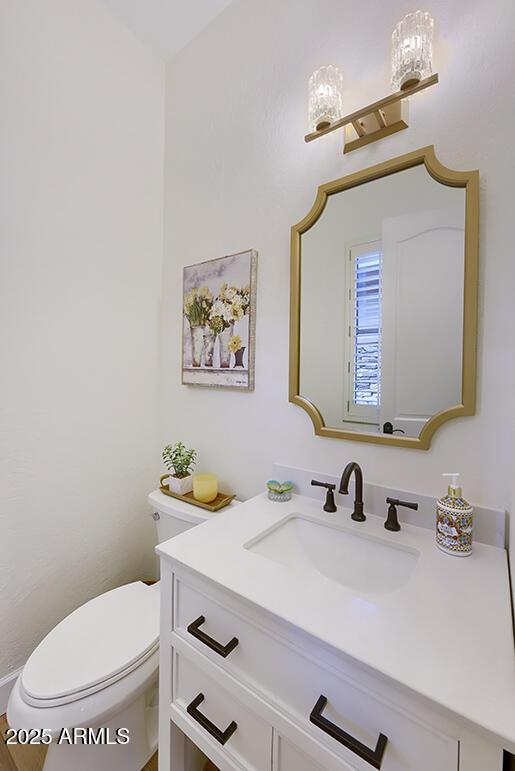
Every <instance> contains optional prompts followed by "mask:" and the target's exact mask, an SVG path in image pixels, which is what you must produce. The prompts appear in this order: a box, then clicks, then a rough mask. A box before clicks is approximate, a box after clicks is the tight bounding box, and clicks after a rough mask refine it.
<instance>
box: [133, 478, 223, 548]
mask: <svg viewBox="0 0 515 771" xmlns="http://www.w3.org/2000/svg"><path fill="white" fill-rule="evenodd" d="M148 502H149V504H150V506H151V507H152V513H153V518H154V521H155V523H156V528H157V542H158V543H163V541H168V540H169V539H170V538H174V536H176V535H179V533H183V532H184V531H185V530H189V529H190V528H191V527H195V525H200V524H202V522H205V521H206V520H207V519H212V518H213V517H216V513H212V512H210V511H207V510H206V509H201V508H200V507H198V506H194V505H193V504H191V503H185V502H184V501H180V500H178V499H177V498H171V497H170V496H169V495H165V494H164V493H162V492H161V491H160V490H154V492H152V493H150V495H149V496H148ZM229 505H230V506H235V505H237V502H236V501H232V503H230V504H229Z"/></svg>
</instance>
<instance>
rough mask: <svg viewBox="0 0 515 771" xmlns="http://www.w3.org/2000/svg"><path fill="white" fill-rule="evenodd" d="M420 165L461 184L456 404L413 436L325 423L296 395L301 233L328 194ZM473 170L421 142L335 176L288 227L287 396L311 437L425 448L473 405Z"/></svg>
mask: <svg viewBox="0 0 515 771" xmlns="http://www.w3.org/2000/svg"><path fill="white" fill-rule="evenodd" d="M422 164H423V165H424V166H425V168H426V170H427V172H428V173H429V174H430V176H431V177H433V179H435V180H436V181H437V182H439V183H440V184H442V185H447V186H449V187H462V188H464V189H465V276H464V308H463V364H462V388H461V396H462V398H461V404H456V405H454V406H452V407H449V408H447V409H445V410H442V411H441V412H438V413H437V414H436V415H433V416H432V417H431V418H430V419H429V420H428V421H427V423H426V424H425V426H424V428H423V429H422V431H421V432H420V434H419V436H418V437H401V436H390V435H387V434H377V435H376V434H367V433H366V432H364V431H347V430H345V429H340V428H331V427H329V426H326V425H325V422H324V418H323V416H322V413H321V412H320V410H319V409H318V408H317V407H316V406H315V405H314V404H313V403H312V402H310V401H309V399H306V397H304V396H302V395H301V394H300V310H301V309H300V280H301V275H300V267H301V236H302V234H303V233H305V232H306V231H307V230H309V229H310V228H311V227H313V225H314V224H315V223H316V222H317V221H318V220H319V218H320V217H321V215H322V213H323V211H324V209H325V206H326V203H327V200H328V198H329V196H331V195H334V194H335V193H341V192H342V191H343V190H348V189H350V188H352V187H357V186H358V185H363V184H365V183H367V182H371V181H373V180H375V179H380V178H381V177H386V176H389V175H390V174H395V173H397V172H399V171H404V170H405V169H410V168H413V167H415V166H420V165H422ZM478 247H479V171H478V170H477V169H475V170H472V171H455V170H453V169H449V168H447V167H446V166H444V165H443V164H442V163H440V161H439V160H438V158H437V157H436V153H435V149H434V145H428V146H427V147H422V148H420V149H419V150H415V151H413V152H411V153H407V154H406V155H401V156H398V157H397V158H392V159H391V160H388V161H384V162H383V163H379V164H377V165H376V166H371V167H369V168H367V169H363V170H362V171H358V172H355V173H353V174H349V175H348V176H345V177H340V178H339V179H335V180H333V181H332V182H326V183H325V184H323V185H320V187H319V188H318V191H317V195H316V198H315V201H314V203H313V206H312V207H311V209H310V211H309V212H308V213H307V215H306V216H305V217H304V218H303V219H302V220H300V222H298V223H297V224H296V225H293V226H292V228H291V263H290V373H289V401H290V402H291V403H292V404H296V405H297V406H299V407H302V409H303V410H305V411H306V412H307V413H308V415H309V417H310V418H311V421H312V423H313V428H314V431H315V434H316V435H317V436H327V437H331V438H333V439H348V440H350V441H354V442H371V443H372V444H385V445H389V446H394V447H405V448H412V449H418V450H428V449H429V447H430V445H431V440H432V438H433V435H434V433H435V431H436V430H437V429H438V428H439V427H440V426H441V425H443V424H444V423H446V422H447V421H448V420H452V419H453V418H459V417H465V416H471V415H474V414H475V409H476V359H477V353H476V348H477V294H478V264H479V260H478V253H479V248H478Z"/></svg>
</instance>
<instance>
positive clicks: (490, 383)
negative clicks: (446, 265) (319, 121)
mask: <svg viewBox="0 0 515 771" xmlns="http://www.w3.org/2000/svg"><path fill="white" fill-rule="evenodd" d="M424 8H427V9H428V10H430V11H432V13H433V15H434V17H435V19H436V44H435V63H436V68H437V69H438V71H439V73H440V76H441V83H440V84H439V85H438V86H436V87H434V88H431V89H429V90H428V91H426V92H424V93H421V94H419V95H418V96H416V97H414V98H413V99H412V104H411V126H410V128H409V129H408V130H407V131H403V132H400V133H398V134H396V135H394V136H392V137H389V138H387V139H385V140H383V141H382V142H379V143H376V144H372V145H369V146H368V147H365V148H362V149H360V150H357V151H355V152H353V153H351V154H350V155H347V156H345V157H344V156H343V155H342V152H341V142H342V138H341V135H340V134H338V133H335V134H333V135H331V136H328V137H326V138H324V139H323V140H319V141H317V142H314V143H311V144H308V145H306V144H305V143H304V141H303V134H304V133H305V130H306V101H307V98H306V88H307V79H308V76H309V74H310V73H311V71H312V70H313V69H314V68H315V67H317V66H319V65H320V64H323V63H328V62H332V63H335V64H338V65H339V66H340V67H341V69H342V71H343V73H344V87H345V95H344V99H345V109H346V110H348V111H349V112H350V111H352V110H353V109H355V108H358V107H360V106H362V105H364V104H366V103H367V102H369V101H373V100H374V99H377V98H379V97H381V96H383V95H384V94H385V93H387V92H388V90H389V72H390V70H389V53H390V34H391V30H392V28H393V26H394V24H395V23H396V22H397V20H398V19H399V18H400V17H401V16H402V15H403V14H404V13H406V12H408V11H409V10H413V6H412V5H409V4H407V3H406V2H404V1H403V0H392V1H391V2H388V3H381V2H377V0H364V1H363V2H362V3H360V4H358V5H356V4H355V3H349V2H341V0H319V2H316V3H313V2H304V1H303V2H298V0H281V2H276V1H275V0H261V1H260V2H256V1H255V0H239V2H236V3H235V4H234V5H232V6H230V7H229V8H228V9H227V10H226V11H224V13H223V14H222V15H221V16H220V17H218V18H217V19H216V20H215V21H214V22H213V23H212V24H211V25H210V26H209V28H208V29H206V30H205V31H204V32H203V33H202V34H201V35H199V36H198V37H197V38H196V39H195V40H194V41H193V42H192V43H191V44H190V45H189V46H188V47H187V48H186V49H184V50H183V51H182V52H181V53H180V54H179V55H178V56H177V58H175V59H174V60H173V61H172V62H171V63H170V64H169V66H168V70H167V139H166V188H165V189H166V196H165V298H164V313H163V326H162V340H163V369H162V378H161V412H162V415H163V416H164V421H163V425H162V428H163V431H162V440H163V441H164V440H173V439H177V438H181V439H183V440H184V441H186V442H189V443H191V444H193V445H194V446H196V447H198V449H199V450H200V453H201V458H202V466H203V467H204V468H205V469H210V470H213V471H217V472H219V473H220V475H221V477H222V479H223V482H224V486H231V487H232V488H234V490H236V491H237V492H238V493H240V494H241V495H244V496H249V495H252V494H254V493H256V492H258V491H259V490H260V489H261V488H262V486H263V480H265V479H266V478H267V477H268V474H269V472H270V466H271V462H272V461H273V460H281V461H282V462H284V463H287V464H291V465H298V466H307V467H311V468H313V469H319V470H327V471H330V472H331V473H338V472H340V471H341V469H342V468H343V466H344V464H345V463H346V462H347V461H348V460H349V459H355V460H357V461H359V462H360V463H361V464H362V465H363V468H364V472H365V476H366V478H367V479H368V480H370V481H371V482H376V483H380V484H386V485H387V484H391V485H392V486H394V487H395V486H397V487H399V488H401V489H402V488H403V489H413V490H416V491H419V492H423V493H428V494H438V493H440V492H441V491H442V490H443V489H444V484H443V480H442V478H441V476H440V474H441V473H442V472H443V471H454V470H457V471H461V472H462V474H463V484H464V490H465V492H466V494H467V496H468V497H470V499H471V500H473V501H477V502H483V503H488V504H490V505H493V506H499V507H506V508H509V507H510V505H511V492H512V491H511V478H512V473H513V458H512V431H511V428H512V423H511V421H512V413H513V379H512V374H513V373H512V369H511V362H510V350H511V349H512V348H513V343H512V341H511V337H510V336H511V330H513V309H512V305H513V301H512V298H513V289H514V276H515V263H514V260H513V256H512V252H513V248H512V242H513V225H512V220H513V214H512V208H513V201H514V200H515V176H514V173H513V168H514V151H513V147H512V143H511V140H510V137H509V135H508V134H507V131H508V132H509V128H508V127H509V126H511V125H512V124H513V121H514V119H515V107H514V102H513V99H511V98H509V96H508V95H509V94H511V93H512V90H513V84H512V75H513V71H514V65H515V61H514V48H513V35H514V21H515V11H514V7H513V4H512V3H511V2H509V0H499V1H498V2H497V3H496V8H495V13H494V12H493V10H492V5H491V4H490V3H487V2H483V1H481V2H479V1H477V0H476V1H475V2H471V0H455V2H453V3H449V2H446V1H444V0H431V1H430V2H429V3H427V4H426V5H425V6H424ZM500 19H502V23H500V22H499V20H500ZM433 143H434V144H435V146H436V152H437V155H438V157H439V159H440V160H441V161H442V162H443V163H444V164H446V165H448V166H450V167H451V168H456V169H469V168H479V169H480V171H481V223H480V251H481V271H480V292H479V295H480V299H479V365H478V402H477V415H476V417H474V418H462V419H460V420H455V421H453V422H451V423H447V424H446V425H445V426H444V427H442V428H441V429H440V430H439V431H438V432H437V434H436V435H435V437H434V440H433V443H432V447H431V449H430V450H429V451H427V452H421V451H416V450H402V449H397V448H388V447H383V446H379V447H378V446H374V445H367V444H363V443H353V442H343V441H340V440H334V439H327V438H321V437H315V436H314V434H313V429H312V426H311V422H310V420H309V418H308V416H307V415H306V414H305V413H304V412H303V411H302V410H300V409H299V408H298V407H295V406H293V405H290V404H289V403H288V400H287V389H288V290H289V273H288V272H289V228H290V225H291V224H292V223H294V222H297V221H298V220H300V219H301V218H302V217H303V216H304V215H305V214H306V213H307V211H308V210H309V208H310V206H311V204H312V202H313V200H314V196H315V192H316V188H317V186H318V184H320V183H321V182H325V181H328V180H331V179H334V178H336V177H339V176H342V175H344V174H347V173H351V172H354V171H357V170H359V169H361V168H365V167H367V166H370V165H373V164H374V163H378V162H380V161H383V160H386V159H388V158H393V157H395V156H396V155H401V154H403V153H406V152H408V151H410V150H414V149H416V148H419V147H422V146H424V145H427V144H433ZM248 247H254V248H256V249H258V250H259V268H258V273H259V277H258V303H257V305H258V309H257V356H256V390H255V392H254V393H252V394H247V393H233V392H230V391H218V390H202V389H200V388H191V387H189V388H188V387H184V386H181V385H180V323H181V298H180V293H181V290H180V282H181V268H182V266H183V265H186V264H189V263H193V262H198V261H199V260H205V259H209V258H211V257H217V256H219V255H222V254H227V253H231V252H235V251H238V250H241V249H245V248H248ZM436 375H437V373H435V376H436Z"/></svg>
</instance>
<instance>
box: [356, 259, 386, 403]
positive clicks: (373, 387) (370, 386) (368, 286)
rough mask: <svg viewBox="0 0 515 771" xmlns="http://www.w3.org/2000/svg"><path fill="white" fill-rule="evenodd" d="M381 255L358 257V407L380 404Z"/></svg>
mask: <svg viewBox="0 0 515 771" xmlns="http://www.w3.org/2000/svg"><path fill="white" fill-rule="evenodd" d="M381 257H382V255H381V252H380V251H373V252H368V253H361V254H358V255H357V256H356V259H355V262H354V265H355V271H354V282H355V286H354V298H355V303H354V367H353V370H354V378H353V380H354V382H353V401H354V404H356V405H362V406H366V407H379V405H380V401H381Z"/></svg>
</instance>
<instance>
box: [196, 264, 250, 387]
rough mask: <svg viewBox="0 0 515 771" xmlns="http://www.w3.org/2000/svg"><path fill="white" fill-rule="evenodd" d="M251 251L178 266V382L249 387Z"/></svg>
mask: <svg viewBox="0 0 515 771" xmlns="http://www.w3.org/2000/svg"><path fill="white" fill-rule="evenodd" d="M256 275H257V252H255V251H254V250H253V249H249V250H248V251H246V252H239V253H238V254H230V255H228V256H227V257H219V258H218V259H215V260H209V261H208V262H201V263H199V264H197V265H189V266H188V267H186V268H184V271H183V308H182V313H183V328H182V382H183V383H184V384H186V385H203V386H222V387H226V388H227V387H228V388H243V389H247V390H252V389H253V388H254V342H255V323H256V322H255V315H256Z"/></svg>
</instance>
